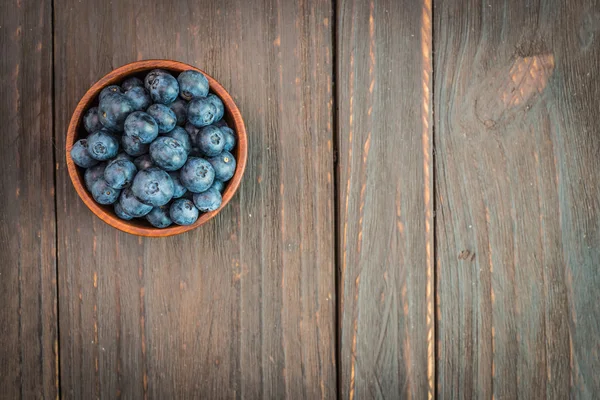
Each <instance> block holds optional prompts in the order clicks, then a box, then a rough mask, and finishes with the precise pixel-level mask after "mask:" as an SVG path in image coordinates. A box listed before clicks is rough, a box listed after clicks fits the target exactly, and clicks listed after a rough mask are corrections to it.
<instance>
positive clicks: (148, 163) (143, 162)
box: [133, 154, 154, 171]
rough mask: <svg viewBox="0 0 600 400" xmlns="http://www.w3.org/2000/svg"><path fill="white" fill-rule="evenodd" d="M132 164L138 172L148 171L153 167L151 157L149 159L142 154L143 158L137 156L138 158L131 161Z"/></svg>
mask: <svg viewBox="0 0 600 400" xmlns="http://www.w3.org/2000/svg"><path fill="white" fill-rule="evenodd" d="M133 164H134V165H135V166H136V168H137V169H138V171H141V170H143V169H148V168H150V167H153V166H154V162H153V161H152V157H150V154H144V155H143V156H139V157H138V158H136V159H135V160H133Z"/></svg>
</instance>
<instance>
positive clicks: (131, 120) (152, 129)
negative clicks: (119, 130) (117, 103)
mask: <svg viewBox="0 0 600 400" xmlns="http://www.w3.org/2000/svg"><path fill="white" fill-rule="evenodd" d="M125 134H126V135H128V136H132V137H135V138H138V139H139V140H140V142H142V143H144V144H149V143H151V142H152V141H153V140H154V139H156V137H157V136H158V123H157V122H156V121H155V120H154V118H152V117H151V116H150V114H147V113H145V112H143V111H134V112H132V113H131V114H129V116H128V117H127V119H126V120H125Z"/></svg>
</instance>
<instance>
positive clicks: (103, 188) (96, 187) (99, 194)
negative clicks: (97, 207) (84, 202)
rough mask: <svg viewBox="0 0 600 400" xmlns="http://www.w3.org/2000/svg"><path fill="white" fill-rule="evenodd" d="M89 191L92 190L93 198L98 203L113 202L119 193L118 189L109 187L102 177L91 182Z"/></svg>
mask: <svg viewBox="0 0 600 400" xmlns="http://www.w3.org/2000/svg"><path fill="white" fill-rule="evenodd" d="M90 192H92V196H93V197H94V200H96V202H97V203H100V204H113V203H114V202H115V201H117V199H118V198H119V194H121V191H120V190H119V189H114V188H112V187H110V185H109V184H108V183H107V182H106V180H105V179H104V178H98V179H96V181H95V182H94V183H92V188H91V190H90Z"/></svg>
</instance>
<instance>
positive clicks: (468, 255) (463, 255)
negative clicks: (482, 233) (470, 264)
mask: <svg viewBox="0 0 600 400" xmlns="http://www.w3.org/2000/svg"><path fill="white" fill-rule="evenodd" d="M458 259H459V260H465V261H473V260H475V252H471V251H470V250H463V251H461V252H460V253H458Z"/></svg>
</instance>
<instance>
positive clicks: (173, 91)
mask: <svg viewBox="0 0 600 400" xmlns="http://www.w3.org/2000/svg"><path fill="white" fill-rule="evenodd" d="M145 84H146V89H148V91H149V92H150V97H152V101H154V102H155V103H160V104H171V103H172V102H174V101H175V99H176V98H177V96H178V95H179V83H177V79H175V78H173V75H171V74H169V73H154V71H152V72H150V73H149V74H148V75H147V76H146V83H145Z"/></svg>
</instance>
